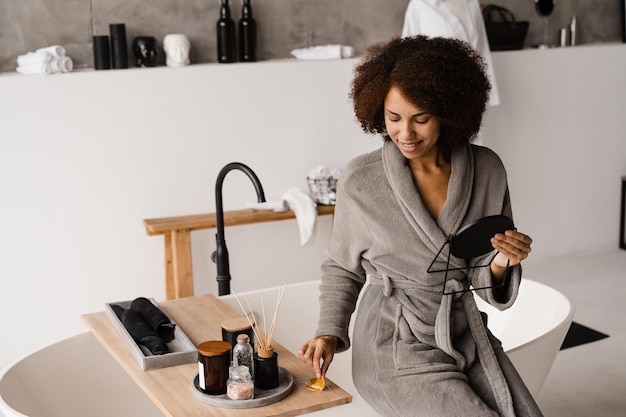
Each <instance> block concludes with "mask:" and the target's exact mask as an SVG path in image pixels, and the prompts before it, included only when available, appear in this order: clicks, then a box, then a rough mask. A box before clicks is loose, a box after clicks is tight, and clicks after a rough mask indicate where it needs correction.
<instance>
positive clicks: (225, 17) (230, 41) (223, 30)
mask: <svg viewBox="0 0 626 417" xmlns="http://www.w3.org/2000/svg"><path fill="white" fill-rule="evenodd" d="M221 1H222V3H221V6H220V18H219V19H218V20H217V61H218V62H221V63H227V62H235V61H236V59H237V56H236V44H235V22H234V21H233V19H232V18H231V17H230V6H229V4H228V0H221Z"/></svg>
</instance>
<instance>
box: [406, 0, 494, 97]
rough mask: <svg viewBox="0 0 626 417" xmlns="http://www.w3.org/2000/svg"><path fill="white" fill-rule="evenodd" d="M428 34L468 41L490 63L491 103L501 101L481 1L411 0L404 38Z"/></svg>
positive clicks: (488, 67)
mask: <svg viewBox="0 0 626 417" xmlns="http://www.w3.org/2000/svg"><path fill="white" fill-rule="evenodd" d="M415 35H426V36H430V37H435V36H441V37H445V38H455V39H460V40H462V41H466V42H468V43H469V44H470V45H472V47H473V48H474V49H475V50H476V51H477V52H478V53H480V55H481V56H482V57H483V59H484V60H485V63H486V64H487V76H488V77H489V81H490V82H491V94H490V96H489V105H490V106H497V105H498V104H500V95H499V94H498V86H497V84H496V77H495V74H494V72H493V64H492V61H491V50H490V49H489V41H488V39H487V32H486V31H485V23H484V21H483V17H482V13H481V11H480V5H479V4H478V0H411V2H410V3H409V5H408V6H407V9H406V13H405V16H404V26H403V28H402V37H408V36H415Z"/></svg>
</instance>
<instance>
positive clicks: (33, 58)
mask: <svg viewBox="0 0 626 417" xmlns="http://www.w3.org/2000/svg"><path fill="white" fill-rule="evenodd" d="M52 58H53V55H52V54H51V53H50V52H28V53H26V54H24V55H20V56H18V57H17V65H20V66H26V65H31V64H49V63H50V61H52Z"/></svg>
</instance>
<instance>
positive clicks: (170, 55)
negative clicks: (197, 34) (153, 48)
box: [163, 33, 191, 67]
mask: <svg viewBox="0 0 626 417" xmlns="http://www.w3.org/2000/svg"><path fill="white" fill-rule="evenodd" d="M190 49H191V44H190V43H189V38H187V35H184V34H182V33H170V34H169V35H165V38H163V50H164V51H165V65H167V66H168V67H182V66H185V65H189V50H190Z"/></svg>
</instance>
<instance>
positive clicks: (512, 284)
mask: <svg viewBox="0 0 626 417" xmlns="http://www.w3.org/2000/svg"><path fill="white" fill-rule="evenodd" d="M472 152H473V154H474V158H475V161H476V167H477V168H476V171H475V175H476V179H475V180H476V182H477V183H478V184H482V185H483V186H484V187H486V189H488V190H489V193H487V194H486V196H485V197H484V198H486V199H487V198H498V199H500V203H499V206H500V207H501V208H500V210H499V212H494V213H487V214H485V215H491V214H503V215H505V216H508V217H510V218H511V219H513V211H512V208H511V199H510V196H509V188H508V182H507V176H506V170H505V168H504V164H503V163H502V161H501V159H500V157H499V156H498V155H497V154H496V153H495V152H493V151H492V150H490V149H488V148H484V147H480V146H473V147H472ZM489 205H490V206H497V205H495V204H493V203H491V204H489ZM494 253H495V252H490V253H488V254H486V255H484V256H482V257H479V258H476V259H474V260H472V262H471V263H470V265H472V266H475V265H485V264H486V263H487V262H489V260H490V259H492V258H493V256H494ZM468 278H469V279H470V281H471V283H472V286H473V287H474V288H483V287H490V286H492V285H493V284H492V278H491V268H489V267H485V268H475V269H470V270H469V273H468ZM521 279H522V266H521V264H518V265H515V266H513V267H510V268H509V269H508V271H507V276H506V278H505V283H504V286H503V287H502V288H492V289H486V290H478V291H476V293H477V294H478V296H479V297H481V298H482V299H483V300H485V301H486V302H488V303H489V304H491V305H492V306H494V307H495V308H497V309H498V310H506V309H507V308H509V307H511V306H512V305H513V303H514V302H515V299H516V298H517V293H518V290H519V284H520V282H521Z"/></svg>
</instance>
